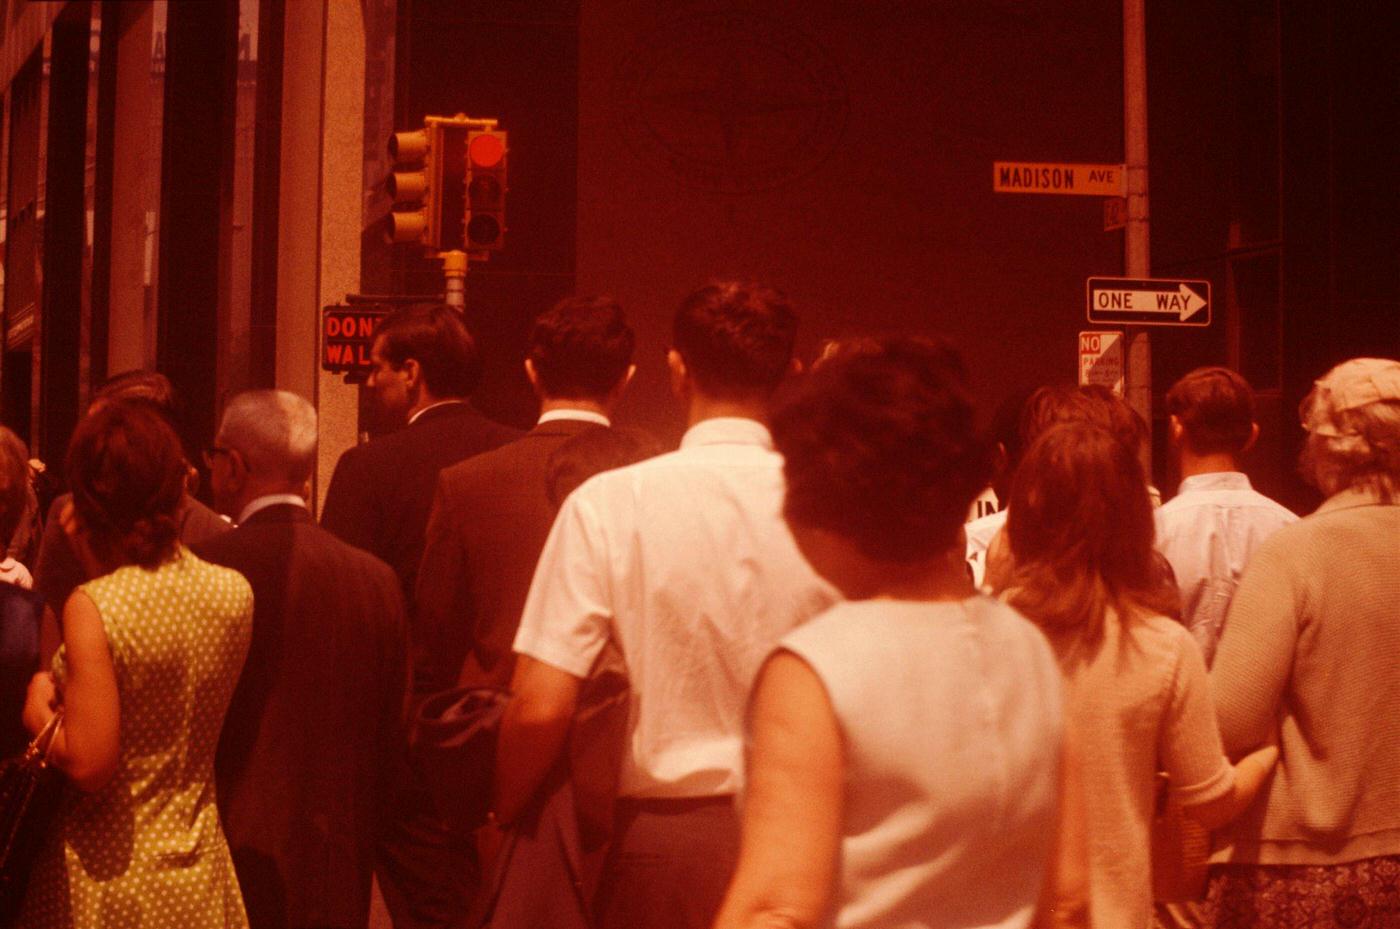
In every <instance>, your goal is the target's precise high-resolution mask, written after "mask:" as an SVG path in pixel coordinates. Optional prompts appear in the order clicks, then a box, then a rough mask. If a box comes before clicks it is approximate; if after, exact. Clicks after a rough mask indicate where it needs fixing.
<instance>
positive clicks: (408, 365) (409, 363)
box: [399, 358, 423, 394]
mask: <svg viewBox="0 0 1400 929" xmlns="http://www.w3.org/2000/svg"><path fill="white" fill-rule="evenodd" d="M399 370H400V371H402V372H403V376H404V386H405V387H407V388H408V392H409V393H410V394H412V393H413V391H415V390H417V389H418V388H419V387H422V386H423V366H422V365H420V364H419V363H418V359H417V358H407V359H404V363H403V364H402V365H400V366H399Z"/></svg>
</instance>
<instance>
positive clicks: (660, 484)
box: [496, 283, 836, 929]
mask: <svg viewBox="0 0 1400 929" xmlns="http://www.w3.org/2000/svg"><path fill="white" fill-rule="evenodd" d="M795 330H796V318H795V316H794V315H793V312H792V310H791V308H790V307H789V306H788V305H787V303H786V301H785V300H784V299H783V298H782V297H781V296H780V295H778V294H777V293H775V292H773V291H770V290H767V289H765V288H761V287H755V286H748V285H740V284H734V283H721V284H714V285H711V286H708V287H705V288H702V289H701V290H699V291H697V292H696V293H694V294H692V295H691V296H690V297H688V298H687V299H686V300H685V301H684V302H683V303H682V305H681V307H680V309H679V311H678V312H677V314H676V319H675V331H674V339H673V348H672V349H671V351H670V353H669V354H668V357H667V361H668V364H669V366H670V370H671V383H672V388H673V390H674V392H675V394H676V396H677V397H678V398H679V399H680V400H681V402H682V403H684V404H685V406H686V409H687V413H688V418H689V423H690V429H689V431H687V432H686V434H685V438H684V439H683V440H682V442H681V447H680V449H679V450H678V451H675V452H672V453H670V454H667V455H662V456H659V457H657V458H653V459H650V460H648V461H645V462H642V463H640V464H636V465H632V466H630V467H626V468H620V469H618V470H615V471H610V472H604V473H603V474H600V475H598V476H596V477H594V478H592V479H591V480H589V481H588V482H586V483H585V484H584V485H583V486H582V487H580V488H579V489H578V490H577V491H575V492H574V493H573V494H572V495H571V496H570V497H569V499H568V500H567V501H565V503H564V505H563V507H562V508H561V510H560V512H559V516H558V518H557V519H556V521H555V523H554V526H553V528H552V530H551V532H550V535H549V539H548V541H547V542H546V543H545V548H544V552H543V554H542V555H541V557H540V562H539V565H538V567H537V568H536V571H535V578H534V582H533V584H532V585H531V589H530V594H529V597H528V599H527V600H526V604H525V610H524V614H523V616H522V618H521V623H520V631H519V633H518V635H517V637H516V640H515V651H516V652H517V653H518V654H519V660H518V664H517V669H516V673H515V678H514V681H513V686H512V689H513V691H514V699H513V700H512V702H511V705H510V707H509V709H508V711H507V713H506V717H505V719H504V721H503V723H502V727H501V734H500V743H499V749H498V755H497V782H496V783H497V812H498V814H499V815H500V817H501V819H502V821H507V822H508V821H510V820H511V819H512V818H514V817H515V816H517V815H518V814H519V813H520V812H521V810H522V809H523V808H525V807H526V806H527V805H528V802H529V800H530V798H531V796H532V794H533V793H534V792H535V791H536V789H537V788H538V785H539V784H540V782H541V780H542V778H543V777H544V775H545V773H546V772H547V770H548V769H549V768H550V766H551V765H552V764H553V763H554V762H555V760H556V758H557V757H558V755H559V752H560V749H561V747H562V744H563V741H564V737H565V735H566V734H567V732H568V728H569V723H570V720H571V718H572V714H573V711H574V707H575V705H576V702H577V697H578V690H579V684H580V682H581V681H582V679H584V678H586V677H587V675H588V673H589V671H590V669H591V668H592V666H593V662H594V659H595V658H596V657H597V655H598V654H599V652H600V651H601V650H602V648H603V646H604V644H605V643H606V642H607V641H608V640H609V639H612V640H614V641H615V642H616V644H617V645H618V646H619V647H620V649H621V651H622V653H623V656H624V658H625V660H626V663H627V670H628V676H629V678H630V681H631V688H632V692H631V704H630V708H629V714H628V738H627V742H626V748H625V749H624V757H623V759H622V765H621V773H620V782H619V788H618V793H619V800H618V815H617V820H616V829H615V832H614V836H613V849H612V852H611V854H610V858H609V861H608V863H607V865H606V866H605V869H604V874H603V878H602V883H601V886H600V888H599V893H598V900H597V905H596V909H597V912H598V914H599V918H600V925H601V926H602V927H604V929H611V927H622V926H626V927H630V929H646V927H650V926H656V927H661V926H665V927H668V929H670V927H687V926H695V927H707V926H708V925H709V924H710V922H711V921H712V920H713V918H714V915H715V911H716V910H717V908H718V905H719V902H720V900H721V898H722V896H723V893H724V890H725V885H726V883H727V881H728V878H729V875H730V873H732V870H733V866H734V863H735V859H736V856H737V851H738V826H737V820H736V818H735V813H734V810H733V795H734V794H735V792H736V791H737V790H738V789H739V786H740V782H741V777H742V756H743V745H742V734H743V722H744V709H745V701H746V699H747V695H748V691H749V687H750V685H751V684H752V682H753V678H754V675H755V674H756V673H757V671H758V668H759V666H760V664H761V663H762V661H763V659H764V658H765V657H766V656H767V654H768V653H769V651H771V649H772V647H773V646H774V644H775V643H776V642H777V640H778V639H779V638H781V637H782V635H783V634H784V633H785V632H787V631H788V630H790V629H792V628H793V627H794V626H796V625H798V624H799V623H801V622H803V621H805V620H806V619H808V618H810V617H812V616H813V615H815V614H816V613H818V612H820V611H821V610H823V609H825V608H826V607H827V606H829V605H830V604H831V603H832V602H833V601H834V599H835V596H836V595H835V593H834V591H833V590H832V589H831V588H830V587H829V586H828V585H826V584H825V582H823V581H821V580H820V579H819V578H818V577H817V575H816V574H815V573H814V572H813V571H812V569H811V568H810V567H809V566H808V565H807V563H806V561H805V560H803V558H802V556H801V554H800V553H799V552H798V550H797V546H796V543H795V542H794V541H793V539H792V536H791V533H790V532H789V531H788V529H787V527H786V525H785V524H784V522H783V519H782V506H783V493H784V483H783V475H782V458H781V457H780V456H779V455H778V454H777V453H776V452H775V451H774V450H773V447H772V440H771V437H770V436H769V433H768V429H767V427H766V426H765V425H764V419H765V417H766V411H767V405H768V399H769V396H770V395H771V394H772V392H773V390H774V389H775V388H776V387H777V385H778V383H779V382H780V381H781V380H782V378H783V376H784V375H785V374H786V373H787V371H788V370H789V369H790V368H791V366H792V348H793V341H794V336H795Z"/></svg>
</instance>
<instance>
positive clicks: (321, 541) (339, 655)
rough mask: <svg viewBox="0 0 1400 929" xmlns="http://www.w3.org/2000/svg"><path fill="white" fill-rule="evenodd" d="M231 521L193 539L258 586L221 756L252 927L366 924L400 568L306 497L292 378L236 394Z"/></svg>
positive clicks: (379, 822)
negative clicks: (355, 540)
mask: <svg viewBox="0 0 1400 929" xmlns="http://www.w3.org/2000/svg"><path fill="white" fill-rule="evenodd" d="M208 457H209V462H208V464H209V475H210V484H211V487H212V489H213V491H214V500H215V503H217V504H218V506H219V508H220V509H221V510H223V511H224V512H225V513H227V514H229V515H230V516H232V517H234V518H236V519H237V520H238V528H237V529H234V530H233V531H232V532H227V533H224V534H223V535H220V536H218V537H217V538H214V539H209V540H207V541H205V542H201V543H200V544H198V545H196V546H195V547H194V551H195V553H196V554H197V555H199V556H200V557H201V558H204V559H205V560H206V561H210V562H212V563H214V564H220V565H224V566H225V567H229V568H234V569H235V570H237V571H238V572H240V573H241V574H243V576H244V577H246V578H247V579H248V582H249V584H251V585H252V588H253V638H252V643H251V645H250V646H249V649H248V658H247V661H246V663H245V664H244V666H243V673H242V675H241V676H240V677H239V680H238V687H237V689H236V690H235V691H234V693H233V699H232V701H231V702H230V703H229V710H228V714H227V717H226V720H225V723H224V728H223V732H222V734H221V736H220V739H219V749H218V754H217V756H216V759H215V775H216V778H217V786H218V802H219V812H220V814H221V816H222V819H223V823H224V832H225V835H227V837H228V844H229V849H230V851H232V853H233V863H234V868H235V869H236V871H237V873H238V883H239V886H240V888H241V889H242V893H243V900H244V903H245V904H246V906H247V910H248V922H249V925H250V926H251V929H301V927H305V929H311V927H323V926H327V927H328V926H342V927H353V926H359V927H363V926H364V925H365V923H366V921H367V920H368V917H369V900H370V880H371V875H372V874H373V869H374V862H375V856H376V854H377V852H378V850H379V842H380V840H381V839H382V838H383V835H382V829H383V826H384V824H385V815H384V814H385V804H384V800H385V796H386V794H387V793H388V791H389V788H390V783H389V779H390V777H391V776H392V775H393V773H394V771H395V770H396V767H397V763H398V759H399V758H400V757H402V754H403V739H404V733H403V712H404V695H405V694H406V692H407V687H408V682H407V674H408V660H407V657H406V655H405V646H404V639H405V635H404V608H403V598H402V596H401V595H400V593H399V584H398V579H397V578H396V577H394V572H393V571H391V570H390V569H389V566H388V565H386V564H384V563H383V562H382V561H380V560H379V559H377V558H375V557H374V556H372V555H370V554H368V553H366V552H362V551H360V550H359V549H357V548H355V547H353V546H351V545H347V544H346V543H344V542H342V541H341V540H340V539H337V538H336V537H335V536H333V535H331V534H330V533H329V532H327V531H325V530H324V529H322V528H321V527H319V526H317V525H316V523H315V521H314V520H313V519H312V518H311V513H310V512H309V510H308V509H307V505H306V500H305V495H306V488H307V482H308V480H309V479H310V477H311V472H312V470H313V468H314V467H315V464H316V411H315V409H314V408H313V407H312V406H311V404H310V403H308V402H307V401H306V400H304V399H302V398H301V397H298V396H297V395H295V394H292V393H288V392H286V391H280V390H279V391H274V390H255V391H249V392H247V393H242V394H239V395H238V396H236V397H234V398H233V400H231V401H230V402H229V405H228V408H227V409H226V410H225V411H224V415H223V421H222V423H221V424H220V427H219V432H218V439H217V444H216V445H215V447H214V448H213V449H211V450H210V452H209V453H208Z"/></svg>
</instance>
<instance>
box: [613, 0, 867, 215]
mask: <svg viewBox="0 0 1400 929" xmlns="http://www.w3.org/2000/svg"><path fill="white" fill-rule="evenodd" d="M616 101H617V105H618V108H619V111H620V115H621V119H620V121H619V122H620V125H621V127H622V132H623V136H624V138H625V139H626V141H627V144H628V145H629V146H630V147H631V148H632V150H633V151H634V152H635V153H636V154H637V156H638V157H639V158H640V159H641V160H642V161H644V162H646V163H647V164H650V165H654V166H656V167H659V168H661V169H663V170H665V171H667V172H669V173H671V174H673V175H674V176H675V177H677V178H679V179H680V180H681V181H682V182H683V183H685V184H687V185H688V186H691V187H696V188H699V189H702V190H708V191H712V192H716V193H724V194H737V193H749V192H753V191H760V190H768V189H771V188H774V187H779V186H781V185H783V184H786V183H789V182H791V181H793V180H796V179H797V178H800V177H802V176H803V175H805V174H808V173H810V172H811V171H813V170H814V169H816V168H817V167H818V166H819V165H820V164H821V163H822V162H823V161H824V160H825V159H826V158H827V156H829V155H830V154H831V153H832V152H833V151H834V150H835V148H836V146H837V145H838V144H839V143H840V141H841V137H842V136H843V135H844V134H845V131H846V119H847V116H848V114H849V111H850V101H849V95H848V93H847V88H846V82H845V80H844V78H843V76H842V74H841V69H840V68H839V67H838V66H837V64H836V62H835V61H833V60H832V59H831V57H830V56H829V55H828V54H827V53H826V52H825V51H824V50H823V49H822V48H821V47H820V46H818V45H817V44H816V43H815V42H814V41H813V40H812V39H811V38H810V37H809V36H808V35H806V34H805V33H804V32H803V31H802V30H801V29H800V28H798V27H797V26H796V25H794V24H792V23H786V22H782V21H780V20H775V19H771V18H768V17H765V16H761V15H757V14H753V13H748V12H729V13H706V14H700V15H695V16H690V17H686V18H683V19H679V20H675V21H673V22H670V23H668V24H666V25H664V26H662V27H661V28H659V29H657V30H655V31H654V32H652V33H650V34H648V35H646V36H644V37H643V38H642V39H641V41H639V42H638V43H637V45H636V46H635V47H634V48H633V50H632V52H631V54H630V55H628V56H627V57H626V58H625V59H624V61H623V63H622V66H621V68H620V69H619V71H618V75H617V82H616Z"/></svg>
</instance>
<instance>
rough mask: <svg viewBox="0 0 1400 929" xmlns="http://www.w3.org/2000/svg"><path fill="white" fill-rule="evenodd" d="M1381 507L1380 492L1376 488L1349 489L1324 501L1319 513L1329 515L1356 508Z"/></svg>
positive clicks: (1318, 510)
mask: <svg viewBox="0 0 1400 929" xmlns="http://www.w3.org/2000/svg"><path fill="white" fill-rule="evenodd" d="M1381 505H1382V504H1381V495H1380V491H1378V490H1376V489H1375V488H1374V487H1348V488H1347V489H1346V490H1339V491H1337V492H1336V493H1335V494H1333V495H1332V496H1330V497H1328V498H1327V499H1326V500H1324V501H1322V506H1320V507H1318V508H1317V512H1318V513H1328V512H1331V511H1332V510H1345V509H1349V508H1351V507H1354V506H1381Z"/></svg>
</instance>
